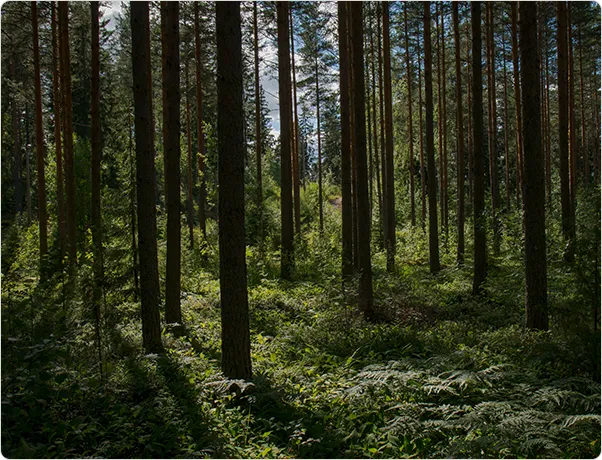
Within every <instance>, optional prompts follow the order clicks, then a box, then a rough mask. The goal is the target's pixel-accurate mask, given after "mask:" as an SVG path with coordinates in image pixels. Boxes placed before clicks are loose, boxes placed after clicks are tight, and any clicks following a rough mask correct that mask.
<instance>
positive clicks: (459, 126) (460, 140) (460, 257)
mask: <svg viewBox="0 0 602 460" xmlns="http://www.w3.org/2000/svg"><path fill="white" fill-rule="evenodd" d="M452 18H453V23H454V45H455V52H456V130H457V139H456V143H457V146H458V254H457V258H456V260H457V261H458V264H462V263H464V125H463V123H464V122H463V120H464V115H463V113H462V67H461V65H460V45H461V43H460V24H459V18H458V3H457V2H453V3H452Z"/></svg>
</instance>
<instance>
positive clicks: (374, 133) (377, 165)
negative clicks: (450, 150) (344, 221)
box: [370, 8, 384, 244]
mask: <svg viewBox="0 0 602 460" xmlns="http://www.w3.org/2000/svg"><path fill="white" fill-rule="evenodd" d="M375 10H378V8H375ZM374 19H375V21H376V22H377V23H378V20H379V19H378V16H377V14H376V13H375V14H374ZM373 32H374V30H373V29H371V30H370V56H371V59H370V71H371V73H372V114H373V118H374V122H373V123H372V137H373V138H374V165H375V172H376V199H377V200H378V215H379V218H380V219H381V221H382V216H383V196H382V188H381V180H380V178H381V175H380V163H379V162H380V158H381V155H380V153H379V152H380V150H379V143H378V135H377V127H376V124H377V123H376V120H377V115H376V73H375V64H374V62H375V61H376V60H377V58H376V57H375V49H374V38H373V35H374V33H373ZM379 78H380V74H379ZM370 222H372V221H370ZM382 230H383V228H382V226H380V227H379V238H378V241H379V244H383V242H384V235H382Z"/></svg>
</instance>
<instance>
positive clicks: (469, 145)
mask: <svg viewBox="0 0 602 460" xmlns="http://www.w3.org/2000/svg"><path fill="white" fill-rule="evenodd" d="M470 34H471V32H470V24H469V22H468V21H467V27H466V41H467V42H468V43H471V37H470ZM470 51H471V47H470V46H466V86H467V89H468V90H467V95H466V96H467V97H466V99H467V104H468V110H467V112H468V117H466V118H467V120H466V130H467V131H468V132H467V133H466V146H467V151H468V203H469V205H470V204H472V198H473V196H474V186H473V176H472V172H473V154H472V153H473V152H472V150H473V142H472V64H471V54H470Z"/></svg>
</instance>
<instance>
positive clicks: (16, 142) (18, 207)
mask: <svg viewBox="0 0 602 460" xmlns="http://www.w3.org/2000/svg"><path fill="white" fill-rule="evenodd" d="M53 5H54V3H53ZM10 69H11V70H10V72H11V78H12V80H13V81H16V79H17V71H16V60H15V55H14V54H12V55H11V59H10ZM10 110H11V127H12V132H11V137H12V142H13V144H12V148H13V162H14V164H13V171H12V173H13V186H14V188H15V193H14V200H15V214H21V212H23V181H22V179H21V169H22V163H23V159H22V158H21V126H20V116H19V109H18V107H17V96H16V95H15V94H13V95H11V98H10Z"/></svg>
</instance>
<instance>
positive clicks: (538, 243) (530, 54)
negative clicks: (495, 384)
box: [520, 2, 548, 330]
mask: <svg viewBox="0 0 602 460" xmlns="http://www.w3.org/2000/svg"><path fill="white" fill-rule="evenodd" d="M536 21H537V4H536V3H531V2H521V3H520V54H521V56H520V57H521V63H522V66H521V82H522V97H523V100H522V107H523V111H524V113H523V122H524V124H523V139H524V141H525V143H524V149H525V150H524V175H523V182H524V185H523V186H524V197H523V198H524V203H525V206H524V213H525V272H526V291H525V306H526V311H527V327H529V328H532V329H542V330H547V329H548V312H547V281H546V223H545V217H546V213H545V169H544V153H543V150H542V148H541V137H540V136H541V127H540V124H541V119H540V116H541V112H540V88H539V78H540V72H539V57H538V55H537V25H536Z"/></svg>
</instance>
